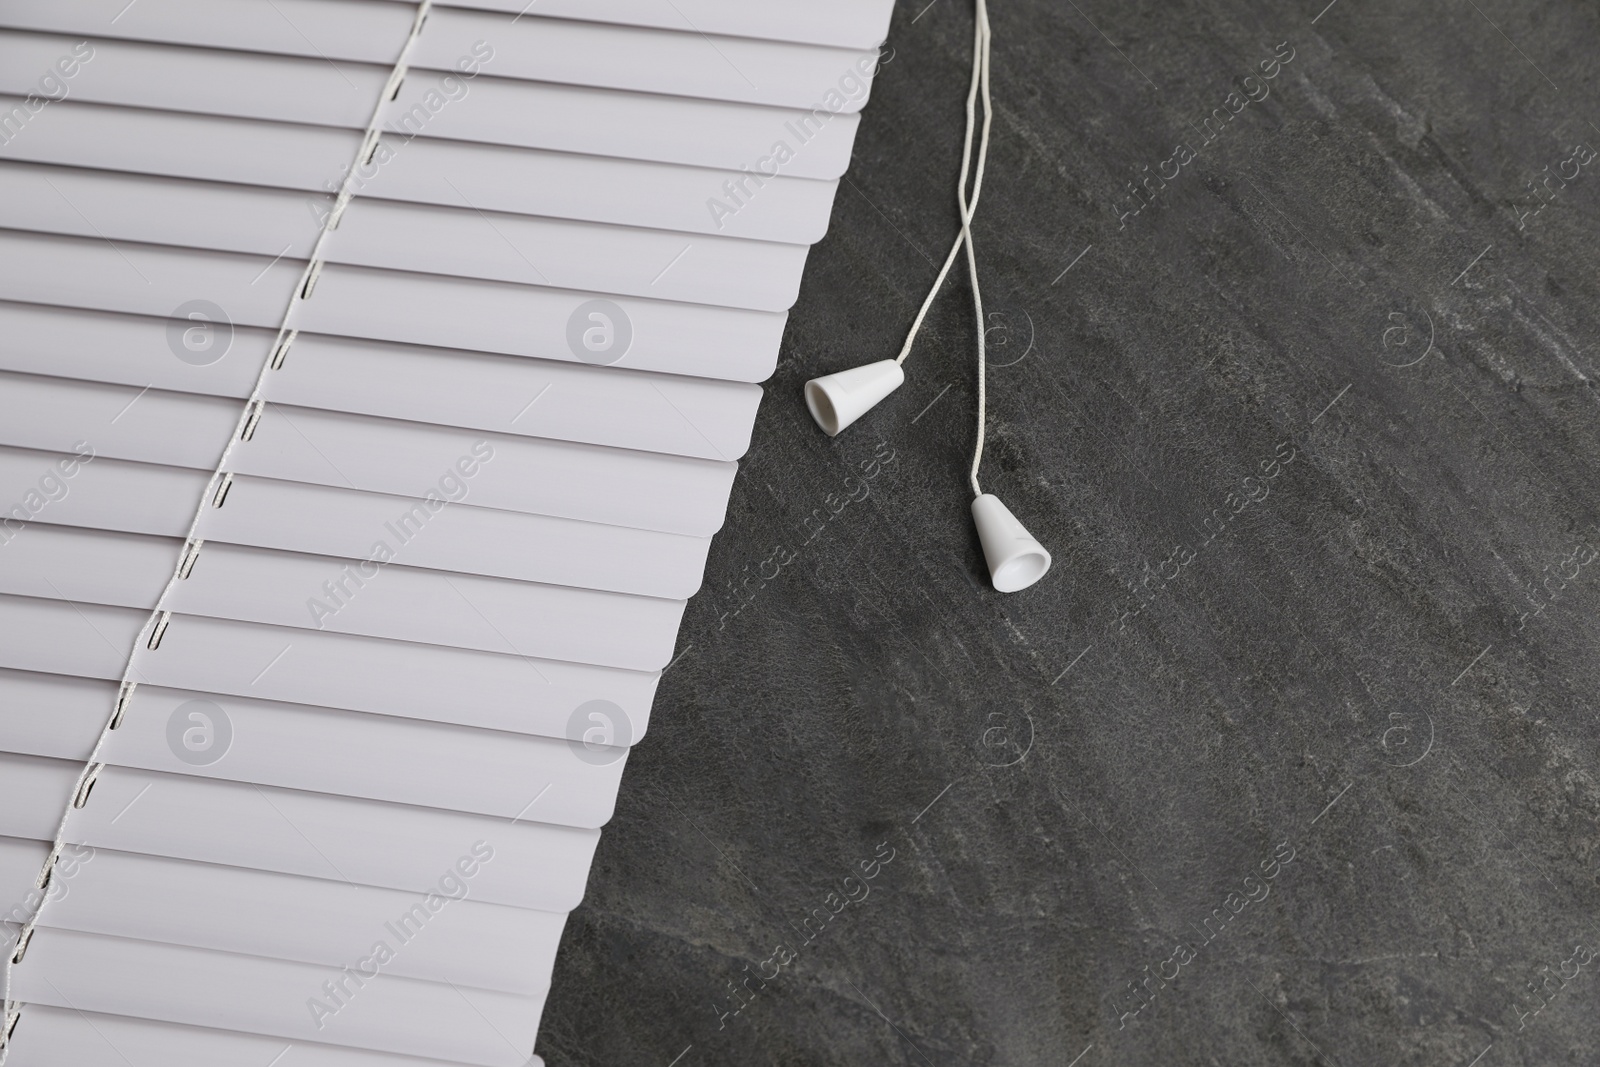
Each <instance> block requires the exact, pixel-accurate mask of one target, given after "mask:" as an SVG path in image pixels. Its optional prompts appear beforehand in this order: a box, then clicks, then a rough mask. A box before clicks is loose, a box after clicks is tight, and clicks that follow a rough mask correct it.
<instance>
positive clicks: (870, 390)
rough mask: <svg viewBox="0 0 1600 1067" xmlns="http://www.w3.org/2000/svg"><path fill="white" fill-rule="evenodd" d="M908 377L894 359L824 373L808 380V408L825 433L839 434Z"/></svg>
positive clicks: (829, 434)
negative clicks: (834, 372)
mask: <svg viewBox="0 0 1600 1067" xmlns="http://www.w3.org/2000/svg"><path fill="white" fill-rule="evenodd" d="M905 380H906V372H905V371H903V370H901V369H900V364H898V363H896V362H895V361H894V360H892V359H884V360H879V361H878V362H877V363H868V364H867V365H866V366H864V367H852V368H851V369H850V370H842V371H840V372H839V373H838V374H825V375H823V376H822V377H821V378H813V379H811V380H810V381H809V382H807V383H806V407H808V408H810V409H811V417H812V418H813V419H816V420H817V425H818V426H821V427H822V432H823V433H825V434H827V435H828V436H829V437H837V436H838V435H839V431H840V430H842V429H844V428H845V427H846V426H849V425H850V424H851V423H852V422H855V421H856V420H857V419H859V418H860V417H861V416H863V415H865V414H866V413H867V412H868V411H871V410H872V407H873V405H874V404H876V403H877V402H878V401H880V400H882V399H883V398H884V397H886V396H888V395H889V394H890V393H892V392H894V391H895V390H896V389H898V388H900V383H901V382H903V381H905Z"/></svg>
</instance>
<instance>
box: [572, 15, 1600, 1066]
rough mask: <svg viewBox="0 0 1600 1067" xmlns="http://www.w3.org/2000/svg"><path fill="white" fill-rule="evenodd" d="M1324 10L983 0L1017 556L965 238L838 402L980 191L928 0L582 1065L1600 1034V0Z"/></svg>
mask: <svg viewBox="0 0 1600 1067" xmlns="http://www.w3.org/2000/svg"><path fill="white" fill-rule="evenodd" d="M1324 4H1325V0H1308V2H1306V3H1298V2H1297V3H1293V4H1284V3H1266V2H1263V0H1199V2H1195V0H1180V2H1178V3H1152V2H1149V0H1141V2H1137V3H1133V4H1113V3H1108V2H1105V0H1050V2H1045V0H1015V2H1008V0H994V3H993V5H992V7H993V10H992V21H993V25H994V32H995V44H994V91H995V99H996V104H997V109H998V114H997V117H996V122H995V131H994V146H993V154H992V160H991V169H990V177H989V183H988V185H987V187H986V189H985V195H984V199H983V204H982V207H981V208H980V211H979V219H978V224H977V227H976V235H977V241H978V244H979V253H980V256H981V258H982V263H983V275H984V279H985V283H986V294H987V299H988V305H989V309H990V311H991V312H992V314H991V315H990V316H989V319H990V321H989V322H988V324H987V325H988V328H989V330H990V333H989V339H990V342H991V344H992V345H993V346H994V350H993V352H992V355H991V360H990V371H989V397H990V415H989V417H990V430H989V438H988V453H987V458H986V461H985V467H984V474H985V487H986V488H988V489H990V490H992V491H994V492H996V493H997V494H999V495H1000V496H1001V497H1002V499H1004V500H1005V501H1006V502H1007V503H1008V504H1009V505H1010V507H1011V508H1012V509H1013V511H1015V512H1016V513H1017V515H1018V516H1019V517H1020V518H1021V519H1022V520H1023V521H1024V522H1025V523H1026V524H1027V525H1028V526H1029V527H1030V528H1031V529H1032V530H1033V532H1034V533H1035V535H1036V536H1038V537H1039V538H1040V540H1042V541H1043V542H1045V544H1046V545H1047V546H1048V547H1049V548H1050V549H1051V550H1052V551H1053V552H1054V554H1055V567H1054V569H1053V570H1052V571H1051V573H1050V574H1049V576H1048V577H1047V578H1046V579H1045V580H1044V581H1043V582H1042V583H1040V584H1039V585H1038V586H1036V587H1035V588H1033V589H1031V590H1028V591H1026V592H1023V593H1020V594H1016V595H1012V596H1001V595H998V594H996V593H994V592H993V591H992V590H990V589H989V588H988V586H987V581H986V574H985V573H984V571H983V566H982V560H981V557H980V554H979V550H978V547H977V543H976V538H975V536H974V535H973V533H972V530H971V526H970V521H969V518H968V514H967V505H968V499H969V497H968V493H967V490H966V488H965V472H966V464H967V457H968V455H969V451H970V448H971V441H972V430H973V404H974V400H975V394H974V388H975V387H974V366H973V364H974V355H973V346H972V340H971V332H972V329H973V316H972V311H971V304H970V298H969V295H968V291H967V289H966V287H965V285H964V284H959V285H952V286H951V287H950V289H949V290H948V291H947V292H946V294H945V295H944V297H943V298H942V299H941V300H940V302H939V304H938V305H937V307H936V309H935V312H934V314H933V315H932V317H931V321H930V331H929V333H928V334H927V336H926V341H925V343H924V344H923V345H922V347H921V348H920V349H919V350H918V351H917V352H916V354H914V355H913V357H912V358H911V360H910V361H909V362H908V364H907V371H908V372H909V378H908V381H907V383H906V385H905V386H904V387H903V388H902V389H901V390H900V391H899V392H898V393H897V394H895V395H894V396H893V397H892V398H891V399H890V400H889V401H887V402H886V403H885V404H884V405H882V407H881V408H880V409H878V410H877V411H875V412H874V413H872V414H871V415H869V416H868V417H867V418H866V419H864V420H863V421H862V422H861V423H859V424H857V425H856V426H855V427H853V428H852V429H851V430H849V431H847V432H846V433H845V434H844V435H842V436H841V437H839V438H838V439H836V440H829V439H827V438H825V437H824V436H823V435H822V434H821V433H819V432H818V431H817V430H816V429H815V427H814V426H813V425H812V424H811V422H810V420H809V418H808V416H807V415H806V414H805V411H804V408H803V406H802V403H801V399H800V386H801V384H802V383H803V382H804V381H805V380H806V379H807V378H809V377H812V376H814V375H816V374H819V373H824V372H827V371H832V370H837V369H842V368H844V367H848V366H852V365H855V364H857V363H861V362H866V361H869V360H872V359H879V358H885V357H888V356H892V355H893V354H894V353H895V351H896V350H897V348H898V346H899V343H900V340H901V337H902V335H903V331H904V330H905V328H906V326H907V325H908V323H909V321H910V319H911V317H912V315H913V314H914V312H915V309H916V306H917V304H918V302H919V301H920V299H921V297H922V294H923V292H924V290H925V287H926V286H927V285H928V284H929V282H930V281H931V280H932V278H933V275H934V273H935V267H934V261H935V260H937V259H939V258H940V256H941V254H942V252H943V250H944V249H945V248H946V247H947V243H948V242H949V241H950V240H951V238H952V236H953V233H954V227H955V206H954V201H953V191H952V188H951V187H952V182H953V176H954V174H955V172H956V169H957V165H958V161H959V150H960V124H961V113H960V109H961V101H962V96H963V94H964V91H965V85H966V76H967V75H966V70H967V67H966V65H967V59H968V49H969V41H970V36H969V35H970V32H971V9H970V6H968V5H967V4H966V3H964V2H963V0H935V2H934V3H932V4H927V0H914V2H903V3H901V4H900V6H899V8H898V9H897V11H896V13H895V20H894V24H893V27H892V30H891V34H890V39H889V44H890V47H891V48H892V50H893V55H892V58H891V59H890V61H889V62H888V64H887V65H886V66H885V67H884V69H883V73H882V75H881V76H880V79H879V81H878V84H877V86H876V89H875V91H874V98H873V100H872V103H871V105H870V106H869V107H868V109H867V111H866V115H865V120H864V122H863V125H862V127H861V131H860V136H859V138H858V140H857V144H856V158H855V162H854V165H853V167H852V169H851V171H850V174H849V178H848V180H847V181H846V182H845V183H844V184H843V185H842V186H841V189H840V193H839V197H838V200H837V204H836V207H835V211H834V220H833V228H832V231H831V233H830V235H829V236H828V238H827V239H826V240H825V241H824V242H823V243H822V244H821V245H819V246H818V247H817V248H816V249H815V251H814V252H813V253H812V257H811V260H810V263H809V266H808V270H807V275H806V280H805V286H804V291H803V294H802V297H801V300H800V303H799V304H798V306H797V307H796V308H795V309H794V311H793V313H792V316H791V319H790V322H789V328H788V336H787V339H786V342H785V347H784V353H783V359H782V362H781V364H780V366H779V368H778V372H777V374H776V376H775V377H774V378H773V379H772V380H771V381H770V382H769V383H768V393H767V399H766V401H765V403H764V405H763V409H762V413H761V417H760V421H759V423H758V425H757V429H756V441H755V445H754V447H753V449H752V451H751V453H750V455H749V456H748V458H746V459H745V460H744V462H743V465H742V468H741V471H740V475H739V478H738V480H737V483H736V486H735V489H734V494H733V501H732V507H731V511H730V515H729V519H728V523H727V526H726V528H725V529H724V530H723V532H722V534H721V535H720V537H719V538H718V540H717V542H716V544H715V547H714V549H713V551H712V556H711V562H710V567H709V571H708V574H707V579H706V584H705V587H704V589H703V591H702V592H701V594H700V595H699V596H698V597H697V598H696V599H695V600H694V601H693V602H692V603H691V605H690V607H689V611H688V614H687V617H686V620H685V623H684V627H683V633H682V637H681V639H680V645H679V651H680V657H679V659H678V660H677V661H676V662H675V663H674V665H673V666H672V667H671V668H670V670H669V671H668V672H667V674H666V675H665V677H664V679H663V682H662V685H661V688H660V694H659V696H658V698H657V703H656V710H655V713H654V720H653V724H652V727H651V732H650V734H649V735H648V736H647V737H646V739H645V740H644V742H643V743H642V744H640V745H639V747H638V748H636V749H635V750H634V753H633V755H632V756H631V758H630V762H629V766H628V768H627V774H626V777H625V780H624V784H623V788H622V795H621V799H620V802H619V804H618V809H617V814H616V817H615V818H614V820H613V821H612V822H611V824H610V826H609V827H608V828H607V830H606V833H605V836H604V839H603V841H602V843H601V845H600V849H599V854H598V857H597V859H596V862H595V866H594V872H593V874H592V876H591V878H590V883H589V894H588V899H587V901H586V903H585V905H584V906H583V907H582V908H581V909H580V910H579V911H578V912H577V913H575V914H574V915H573V917H572V920H571V922H570V924H569V926H568V929H567V933H566V937H565V941H564V943H563V946H562V953H561V958H560V962H559V964H558V967H557V971H556V978H555V988H554V992H553V994H552V996H551V999H550V1001H549V1005H548V1010H547V1013H546V1016H545V1026H544V1033H543V1036H542V1038H541V1044H540V1051H541V1053H542V1054H543V1055H544V1056H546V1057H547V1058H548V1060H549V1061H550V1063H551V1064H552V1065H554V1067H566V1065H569V1064H570V1065H586V1064H604V1065H607V1067H622V1065H642V1067H649V1065H658V1067H668V1065H669V1064H675V1065H677V1067H700V1065H705V1064H735V1065H754V1064H772V1065H784V1067H791V1065H792V1067H799V1065H813V1064H815V1065H821V1064H840V1065H854V1067H860V1065H868V1064H874V1065H875V1064H921V1065H927V1067H946V1065H955V1064H995V1065H1009V1067H1035V1065H1039V1067H1043V1065H1051V1067H1069V1065H1076V1067H1102V1065H1106V1064H1134V1065H1146V1064H1151V1065H1153V1064H1163V1065H1184V1067H1187V1065H1196V1067H1199V1065H1211V1067H1246V1065H1267V1064H1272V1065H1284V1064H1295V1065H1299V1064H1305V1065H1311V1064H1323V1065H1328V1067H1356V1065H1360V1064H1385V1065H1407V1067H1409V1065H1416V1067H1469V1065H1471V1067H1508V1065H1534V1064H1539V1065H1545V1064H1568V1063H1570V1064H1594V1063H1600V958H1595V959H1593V960H1591V959H1590V958H1589V957H1590V956H1591V955H1592V954H1593V953H1596V952H1600V910H1597V905H1600V884H1597V882H1600V873H1597V872H1600V825H1597V818H1600V787H1597V780H1596V773H1597V767H1600V727H1597V725H1596V719H1595V711H1596V700H1597V698H1596V682H1597V680H1600V648H1597V645H1600V641H1597V639H1600V621H1597V614H1596V613H1597V608H1600V558H1596V556H1597V553H1600V499H1597V492H1596V482H1595V473H1596V462H1595V455H1596V447H1597V445H1600V388H1597V384H1596V380H1597V379H1600V365H1597V364H1600V356H1597V351H1600V329H1597V321H1596V307H1597V297H1600V270H1597V268H1600V251H1597V242H1596V234H1597V227H1596V222H1597V220H1600V158H1594V159H1592V160H1590V157H1591V156H1592V155H1593V153H1592V151H1591V150H1592V149H1600V128H1597V125H1596V124H1597V123H1600V107H1597V104H1600V92H1597V82H1596V72H1597V57H1596V50H1595V45H1596V43H1597V42H1600V11H1597V9H1596V8H1595V6H1594V5H1592V4H1583V3H1576V2H1573V0H1532V2H1530V3H1525V4H1516V3H1511V2H1509V0H1420V2H1413V3H1398V2H1393V0H1388V2H1380V0H1336V2H1335V3H1334V4H1332V5H1329V6H1327V7H1324ZM924 5H926V7H924ZM1275 54H1277V55H1279V56H1288V55H1292V58H1288V59H1287V60H1282V59H1280V60H1279V61H1278V63H1277V65H1276V66H1274V64H1273V62H1272V59H1273V57H1274V55H1275ZM1263 62H1266V63H1267V69H1269V70H1273V71H1274V73H1275V76H1274V77H1272V78H1271V79H1270V80H1265V79H1262V78H1261V77H1260V75H1261V74H1262V73H1263V71H1262V70H1261V66H1260V65H1261V64H1262V63H1263ZM1252 72H1255V73H1256V75H1257V77H1256V78H1255V79H1254V80H1252V81H1249V82H1244V81H1242V79H1243V78H1244V77H1245V76H1246V75H1249V74H1251V73H1252ZM1230 93H1235V94H1238V95H1236V96H1233V97H1230V96H1229V94H1230ZM1252 98H1256V99H1252ZM1214 109H1220V110H1214ZM1235 111H1237V112H1238V113H1237V114H1236V115H1235V114H1233V112H1235ZM1208 118H1209V119H1211V122H1210V125H1209V126H1208V125H1206V120H1207V119H1208ZM1579 146H1581V147H1579ZM1586 160H1588V161H1586ZM1147 167H1148V168H1149V169H1148V170H1146V169H1145V168H1147ZM1151 174H1164V175H1165V178H1166V180H1165V181H1160V180H1157V179H1153V178H1152V179H1151V180H1150V183H1149V185H1148V186H1147V187H1146V188H1147V190H1149V192H1147V193H1146V194H1144V195H1143V197H1142V199H1139V200H1135V199H1134V196H1135V193H1133V192H1132V191H1131V190H1130V185H1129V183H1130V182H1134V181H1136V180H1139V179H1143V178H1145V177H1147V176H1148V175H1151ZM1135 207H1137V208H1138V209H1139V210H1138V213H1137V214H1133V213H1132V211H1133V209H1134V208H1135ZM885 858H888V861H887V862H884V859H885ZM868 874H870V875H872V877H871V878H870V879H868V878H867V877H866V876H867V875H868ZM847 878H850V880H849V881H846V879H847ZM830 894H834V895H832V896H830ZM808 916H809V917H810V921H809V925H807V919H808ZM824 918H825V919H826V921H824ZM758 976H759V977H758Z"/></svg>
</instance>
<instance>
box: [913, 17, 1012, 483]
mask: <svg viewBox="0 0 1600 1067" xmlns="http://www.w3.org/2000/svg"><path fill="white" fill-rule="evenodd" d="M976 3H977V8H976V12H975V17H974V26H973V35H972V81H971V84H970V85H969V86H968V88H967V132H966V137H965V138H964V139H963V141H962V148H961V179H960V181H959V182H958V183H957V184H956V203H957V205H958V206H959V208H960V210H961V232H960V233H959V234H957V235H956V239H955V242H954V243H953V244H951V246H950V254H949V255H947V256H945V260H944V266H943V267H941V268H940V269H939V276H938V277H937V278H935V279H934V281H933V287H932V288H931V289H929V290H928V295H927V297H926V298H924V300H923V301H922V307H921V308H920V309H919V310H918V311H917V317H916V318H915V319H914V320H913V321H912V323H911V330H910V332H909V333H907V334H906V343H905V344H904V345H903V346H902V347H901V349H900V355H899V356H897V357H895V362H896V363H900V364H904V363H905V361H906V357H907V356H909V355H910V354H911V347H912V345H913V344H915V343H916V340H917V334H918V333H919V332H921V330H922V322H923V320H924V319H926V318H927V317H928V309H929V308H930V307H932V306H933V301H934V298H935V297H936V296H938V295H939V290H940V289H941V288H943V286H944V280H945V278H947V277H948V276H949V274H950V268H951V267H953V266H954V265H955V262H956V256H958V255H960V254H961V250H962V249H963V248H965V249H966V251H967V276H968V278H969V279H970V281H971V284H972V304H973V309H974V310H975V311H976V313H977V316H978V432H977V443H976V445H975V446H974V447H973V450H972V473H971V475H970V478H971V482H972V493H973V495H974V496H981V495H983V489H982V488H981V487H980V486H979V485H978V468H979V467H980V466H981V465H982V464H983V437H984V424H985V418H984V415H985V409H986V407H987V401H988V397H987V393H986V390H985V387H984V373H983V372H984V361H985V351H984V348H985V346H984V336H983V334H984V329H983V293H982V291H981V290H980V289H979V287H978V254H977V251H976V250H975V249H974V247H973V244H972V216H973V214H974V213H975V212H976V211H977V210H978V196H979V194H980V193H982V191H983V171H984V167H985V165H986V164H987V162H988V159H989V125H990V123H991V121H992V119H993V117H994V106H993V103H992V101H991V98H990V95H989V8H988V5H987V3H985V0H976ZM980 94H981V95H982V97H983V127H982V130H981V132H980V133H979V135H978V161H977V165H976V167H974V166H973V161H972V139H973V132H974V129H975V127H976V104H977V101H978V97H979V95H980ZM969 177H970V178H971V179H972V197H971V199H970V200H969V199H968V197H967V180H968V178H969Z"/></svg>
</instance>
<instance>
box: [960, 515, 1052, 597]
mask: <svg viewBox="0 0 1600 1067" xmlns="http://www.w3.org/2000/svg"><path fill="white" fill-rule="evenodd" d="M972 521H973V522H975V523H977V524H978V540H979V541H981V542H983V556H984V558H985V559H986V560H988V561H989V579H990V580H991V581H992V582H994V587H995V589H997V590H999V591H1000V592H1002V593H1015V592H1016V591H1017V590H1018V589H1026V588H1028V586H1030V585H1032V584H1033V583H1034V582H1037V581H1038V580H1039V579H1040V578H1043V577H1044V572H1045V571H1047V570H1049V569H1050V553H1048V552H1046V551H1045V550H1044V546H1043V545H1041V544H1040V543H1039V542H1037V541H1035V540H1034V539H1033V535H1032V534H1030V533H1028V531H1027V530H1026V529H1024V528H1023V525H1022V523H1020V522H1018V521H1017V517H1016V516H1015V515H1013V514H1011V510H1010V509H1009V508H1007V507H1006V506H1005V505H1004V504H1002V503H1000V498H999V497H997V496H995V495H994V494H993V493H984V494H983V495H982V496H980V497H978V498H977V499H975V500H974V501H973V502H972Z"/></svg>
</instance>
